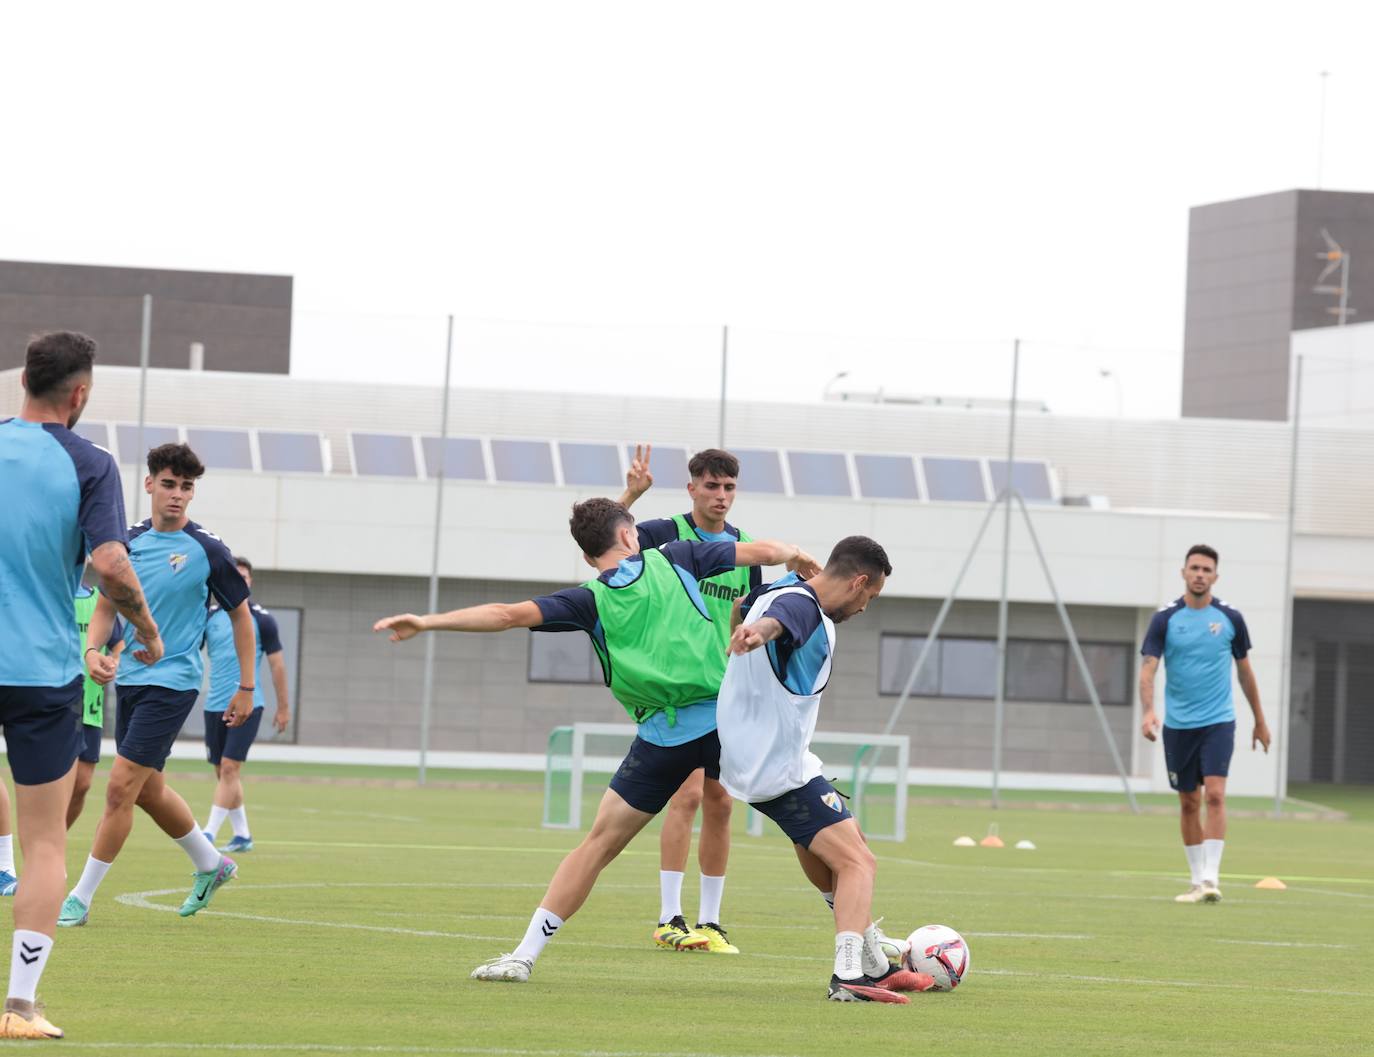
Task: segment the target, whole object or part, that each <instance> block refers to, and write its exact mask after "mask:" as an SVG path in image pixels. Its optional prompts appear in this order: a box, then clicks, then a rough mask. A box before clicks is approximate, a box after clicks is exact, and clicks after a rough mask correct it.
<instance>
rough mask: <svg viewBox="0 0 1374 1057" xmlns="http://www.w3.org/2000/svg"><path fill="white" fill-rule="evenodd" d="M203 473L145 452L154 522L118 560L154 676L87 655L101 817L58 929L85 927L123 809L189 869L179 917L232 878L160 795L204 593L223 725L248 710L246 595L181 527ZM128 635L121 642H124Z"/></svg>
mask: <svg viewBox="0 0 1374 1057" xmlns="http://www.w3.org/2000/svg"><path fill="white" fill-rule="evenodd" d="M204 473H205V466H204V465H203V464H202V463H201V461H200V459H199V458H197V457H196V453H195V452H193V451H192V450H191V449H190V448H189V447H188V446H187V445H185V444H163V445H161V446H160V447H157V448H154V449H153V450H152V451H150V452H148V476H147V478H146V479H145V480H144V488H145V490H146V491H147V492H148V494H149V495H150V496H152V507H153V516H152V517H150V518H148V519H147V520H146V521H143V522H141V523H140V524H138V525H135V526H134V527H133V528H132V529H131V530H130V531H129V550H130V553H131V554H132V555H133V559H134V561H135V562H136V564H137V565H138V568H139V570H140V572H141V573H142V576H143V586H144V590H145V591H146V592H147V594H148V605H149V608H150V609H151V610H152V613H153V616H154V617H155V618H156V619H157V621H158V625H159V627H161V629H162V637H163V640H164V641H165V642H166V644H167V649H166V653H165V654H164V656H163V658H162V660H161V661H159V662H158V663H157V664H155V665H151V666H150V665H147V664H144V663H143V662H142V661H141V660H140V659H139V658H138V657H137V656H136V655H134V654H131V653H129V652H128V651H127V650H126V651H125V653H124V656H123V657H122V658H120V660H119V662H118V665H116V663H115V661H114V660H113V658H110V657H101V656H98V655H97V654H96V653H95V652H92V651H89V650H88V652H87V655H86V659H87V663H88V664H89V665H90V671H91V676H92V677H93V678H94V679H95V680H96V681H97V682H99V683H108V682H109V681H110V680H111V679H114V680H115V691H116V697H117V707H116V712H115V752H116V755H115V760H114V765H113V766H112V767H111V768H110V780H109V784H108V785H107V786H106V789H105V813H104V814H103V815H102V816H101V819H100V823H99V825H98V826H97V827H96V831H95V841H94V843H93V844H92V846H91V854H90V856H89V857H88V858H87V860H86V867H85V869H83V870H82V871H81V879H80V880H79V881H78V882H77V884H76V887H75V888H73V889H72V891H71V894H70V895H68V896H67V899H66V901H65V902H64V903H63V904H62V914H61V916H60V917H59V918H58V919H57V923H58V924H59V925H61V926H63V927H65V928H69V927H72V926H75V925H84V924H86V922H87V921H88V920H89V918H90V908H91V902H92V900H93V899H94V898H95V893H96V889H97V888H98V887H99V886H100V882H101V881H103V880H104V878H105V874H106V873H107V872H108V871H109V869H110V866H111V864H112V863H113V862H114V860H115V857H116V856H117V855H118V854H119V851H120V849H121V848H123V847H124V842H125V841H126V840H127V839H128V837H129V831H130V830H131V829H133V825H134V806H135V805H137V806H138V807H141V808H142V809H143V810H144V811H146V812H147V813H148V814H149V815H150V816H152V819H153V821H154V822H156V823H157V824H158V826H159V827H160V828H161V829H162V831H163V832H164V833H166V834H167V836H169V837H171V838H172V839H173V840H174V841H176V843H177V845H178V846H179V847H180V848H181V850H182V851H184V852H185V853H186V855H187V856H188V857H189V858H190V860H191V862H192V864H193V865H194V867H195V881H194V883H193V884H192V885H191V892H190V894H189V895H187V897H186V900H185V902H183V903H182V904H181V909H180V911H179V913H180V914H181V916H182V917H190V916H191V915H192V914H194V913H196V911H198V910H201V909H202V908H204V907H205V906H206V905H207V904H208V903H209V902H210V897H211V896H212V895H214V893H215V891H216V890H217V889H218V888H219V887H220V886H221V885H222V884H224V883H225V882H227V881H230V880H232V879H233V877H234V874H235V873H236V872H237V869H238V867H237V866H236V865H235V863H234V860H233V859H230V858H227V857H226V856H223V855H220V853H219V852H217V851H216V850H215V846H214V845H213V844H211V843H210V841H209V840H208V839H206V836H205V834H204V833H202V832H201V831H200V827H199V826H197V825H196V820H195V816H193V815H192V814H191V809H190V808H189V807H187V806H186V801H185V800H183V799H182V798H181V796H180V795H179V794H178V793H177V792H176V791H175V790H174V789H172V787H171V786H169V785H168V784H167V781H166V779H165V778H164V777H163V775H162V767H163V765H164V764H165V763H166V762H167V755H168V753H170V752H171V749H172V743H173V742H174V741H175V740H176V736H177V734H178V732H179V731H180V730H181V728H182V725H183V724H184V723H185V722H186V717H187V715H188V714H190V711H191V709H192V708H193V707H194V706H195V703H196V697H197V696H198V695H199V693H200V684H201V677H202V675H203V674H204V662H203V661H202V659H201V655H200V644H201V641H202V640H203V639H204V637H205V621H206V616H207V613H206V602H207V600H208V598H209V596H210V595H211V594H213V595H214V596H215V598H216V599H218V600H219V603H220V605H222V606H223V607H224V608H225V609H228V610H229V611H230V618H231V619H232V620H233V622H234V643H235V646H236V648H237V652H238V657H239V688H238V692H237V693H235V694H234V696H233V698H232V700H231V701H230V704H229V711H228V712H227V713H226V714H225V717H224V721H225V722H226V723H228V724H229V725H230V726H238V725H239V724H240V723H242V722H243V721H244V720H245V719H247V718H248V713H249V712H250V711H251V710H252V707H253V618H252V617H251V616H249V615H248V601H247V600H248V585H247V584H245V583H244V582H243V577H241V576H240V575H239V574H238V570H237V569H235V568H234V562H233V558H232V557H231V555H230V554H229V548H227V547H226V546H225V545H224V544H223V543H222V542H221V541H220V539H219V537H218V536H215V535H213V534H212V533H210V532H207V531H206V530H205V529H203V528H202V527H201V526H199V525H197V524H196V523H195V522H194V521H192V520H190V518H189V517H188V516H187V508H188V507H189V506H190V504H191V500H192V499H193V498H195V491H196V481H197V480H198V479H199V478H200V477H201V476H203V475H204ZM113 620H114V606H113V605H112V604H111V603H110V600H109V599H107V598H105V597H101V599H100V601H99V602H97V603H96V607H95V613H94V615H92V617H91V626H90V630H89V631H88V632H87V639H86V644H87V646H88V647H98V646H101V645H103V644H104V643H105V641H106V640H107V639H108V638H109V636H110V625H111V623H112V621H113ZM128 634H129V636H130V637H132V634H133V633H132V631H130V632H129V633H128Z"/></svg>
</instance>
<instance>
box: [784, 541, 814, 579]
mask: <svg viewBox="0 0 1374 1057" xmlns="http://www.w3.org/2000/svg"><path fill="white" fill-rule="evenodd" d="M787 571H788V572H789V573H796V574H797V575H798V576H800V577H801V578H802V579H804V580H809V579H811V577H813V576H815V575H816V574H817V573H819V572H820V571H821V563H820V562H818V561H816V559H815V558H813V557H811V555H809V554H807V553H806V551H804V550H802V549H801V548H800V547H798V548H797V556H796V557H795V558H793V559H792V560H791V561H790V562H788V563H787Z"/></svg>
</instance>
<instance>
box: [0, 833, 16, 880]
mask: <svg viewBox="0 0 1374 1057" xmlns="http://www.w3.org/2000/svg"><path fill="white" fill-rule="evenodd" d="M0 870H4V871H5V872H6V873H14V834H13V833H6V834H5V835H4V836H3V837H0Z"/></svg>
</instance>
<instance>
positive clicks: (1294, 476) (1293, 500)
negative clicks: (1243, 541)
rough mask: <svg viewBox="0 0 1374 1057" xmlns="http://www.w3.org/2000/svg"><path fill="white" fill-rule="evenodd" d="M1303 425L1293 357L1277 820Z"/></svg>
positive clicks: (1279, 802) (1297, 360) (1298, 364)
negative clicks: (1299, 450) (1299, 444)
mask: <svg viewBox="0 0 1374 1057" xmlns="http://www.w3.org/2000/svg"><path fill="white" fill-rule="evenodd" d="M1301 425H1302V357H1301V356H1295V357H1293V428H1292V438H1291V442H1290V447H1289V450H1288V551H1287V553H1286V555H1285V556H1284V559H1283V638H1282V639H1281V640H1280V643H1281V645H1282V647H1283V663H1282V664H1281V665H1280V667H1279V714H1278V716H1277V718H1276V719H1275V722H1274V817H1275V818H1278V817H1280V816H1281V815H1282V814H1283V795H1284V793H1285V792H1287V790H1286V789H1285V788H1284V786H1285V785H1286V782H1285V781H1284V778H1285V776H1286V775H1287V773H1288V768H1287V767H1285V766H1284V760H1283V756H1282V753H1281V752H1280V749H1281V747H1282V745H1283V721H1284V716H1285V715H1286V714H1287V713H1288V712H1289V707H1288V706H1289V699H1290V696H1291V694H1292V692H1293V687H1292V682H1293V675H1292V671H1293V535H1294V529H1295V528H1296V525H1297V520H1298V435H1299V432H1300V429H1301Z"/></svg>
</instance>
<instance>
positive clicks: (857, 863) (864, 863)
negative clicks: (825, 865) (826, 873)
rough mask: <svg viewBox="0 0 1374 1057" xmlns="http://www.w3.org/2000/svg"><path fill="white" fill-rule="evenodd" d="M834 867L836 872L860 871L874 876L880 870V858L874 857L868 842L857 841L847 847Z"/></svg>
mask: <svg viewBox="0 0 1374 1057" xmlns="http://www.w3.org/2000/svg"><path fill="white" fill-rule="evenodd" d="M832 869H834V871H835V872H836V873H841V872H843V873H859V874H867V875H868V876H869V877H872V876H874V875H875V874H876V873H877V872H878V860H877V859H876V858H874V856H873V852H871V851H870V850H869V848H868V845H867V844H864V843H857V844H854V845H853V846H852V847H849V848H847V849H845V853H844V855H843V856H842V857H841V858H840V861H839V862H837V863H835V864H834V865H833V867H832Z"/></svg>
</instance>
